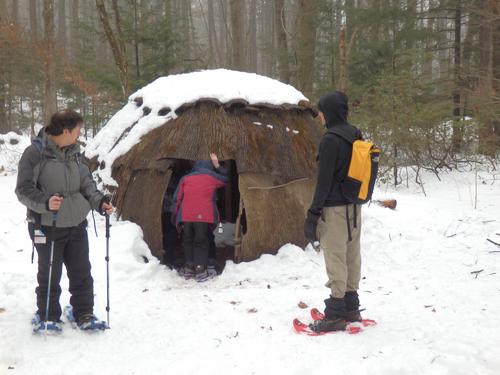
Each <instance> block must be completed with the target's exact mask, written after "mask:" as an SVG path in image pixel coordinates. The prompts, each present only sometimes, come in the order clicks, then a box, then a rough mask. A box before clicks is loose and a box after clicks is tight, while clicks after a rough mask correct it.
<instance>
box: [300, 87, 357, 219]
mask: <svg viewBox="0 0 500 375" xmlns="http://www.w3.org/2000/svg"><path fill="white" fill-rule="evenodd" d="M318 107H319V110H320V111H321V112H322V113H323V115H324V116H325V120H326V124H325V126H326V128H327V131H326V133H325V134H324V135H323V138H322V139H321V142H320V144H319V151H318V156H317V161H318V178H317V183H316V191H315V192H314V198H313V202H312V204H311V207H310V208H309V212H310V213H311V214H313V215H315V216H319V215H320V214H321V211H322V209H323V207H332V206H343V205H346V204H349V203H350V202H349V201H348V200H347V199H346V198H345V197H344V196H343V194H342V192H341V191H340V182H341V181H343V180H344V179H345V177H346V175H347V170H348V167H349V161H350V160H351V153H352V144H351V143H350V142H348V141H347V140H345V139H343V138H342V137H341V136H339V135H338V134H335V133H342V135H343V136H345V137H347V138H348V139H351V140H353V141H354V140H356V139H362V136H361V131H360V130H359V129H358V128H356V127H354V126H352V125H350V124H349V123H348V122H347V114H348V110H349V106H348V99H347V96H346V95H345V94H344V93H342V92H340V91H334V92H332V93H329V94H328V95H325V96H323V97H322V98H321V99H320V100H319V104H318ZM334 132H335V133H334Z"/></svg>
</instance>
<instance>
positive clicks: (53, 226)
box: [45, 211, 57, 331]
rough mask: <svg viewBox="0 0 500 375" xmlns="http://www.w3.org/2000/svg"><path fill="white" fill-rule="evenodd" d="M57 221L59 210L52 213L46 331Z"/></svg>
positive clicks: (47, 317) (46, 318)
mask: <svg viewBox="0 0 500 375" xmlns="http://www.w3.org/2000/svg"><path fill="white" fill-rule="evenodd" d="M56 221H57V211H56V212H54V213H53V214H52V240H51V242H50V263H49V284H48V286H47V302H46V305H45V331H47V326H48V325H47V322H48V321H49V300H50V289H51V287H52V285H51V284H52V262H53V260H54V243H55V242H56V241H55V240H56Z"/></svg>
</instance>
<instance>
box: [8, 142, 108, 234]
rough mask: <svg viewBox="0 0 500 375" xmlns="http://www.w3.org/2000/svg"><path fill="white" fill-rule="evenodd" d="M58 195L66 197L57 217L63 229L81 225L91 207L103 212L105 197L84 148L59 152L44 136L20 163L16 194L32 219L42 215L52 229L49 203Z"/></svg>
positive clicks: (76, 146)
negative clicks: (88, 164)
mask: <svg viewBox="0 0 500 375" xmlns="http://www.w3.org/2000/svg"><path fill="white" fill-rule="evenodd" d="M56 193H58V194H60V195H62V196H63V197H64V200H63V202H62V204H61V208H60V210H59V211H58V214H57V222H56V226H57V227H59V228H67V227H74V226H77V225H78V224H80V223H81V222H82V221H84V220H85V218H86V217H87V215H88V213H89V211H90V209H91V208H92V209H95V210H99V208H100V206H101V204H102V200H103V198H104V195H103V194H102V193H101V192H100V191H99V190H97V186H96V184H95V181H94V179H93V178H92V174H91V173H90V170H89V168H88V166H87V165H86V164H85V163H84V162H83V160H82V157H81V154H80V146H79V145H76V144H75V145H71V146H69V147H65V148H63V149H59V148H58V147H57V145H56V144H55V143H54V142H53V141H52V140H51V139H50V138H48V137H47V136H46V135H45V133H43V135H42V136H41V137H37V138H35V139H34V140H33V142H32V145H31V146H29V147H27V148H26V150H24V153H23V155H22V157H21V160H20V161H19V167H18V175H17V185H16V195H17V198H18V199H19V201H20V202H21V203H22V204H24V205H25V206H26V207H28V219H30V216H32V217H36V216H38V217H39V218H41V225H47V226H50V225H52V217H53V213H52V212H51V211H49V208H48V200H49V198H50V197H51V196H52V195H54V194H56ZM30 211H32V212H31V215H30ZM33 213H35V214H34V215H33ZM37 214H39V215H37ZM31 219H33V218H31ZM36 221H38V220H36Z"/></svg>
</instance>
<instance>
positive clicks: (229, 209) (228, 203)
mask: <svg viewBox="0 0 500 375" xmlns="http://www.w3.org/2000/svg"><path fill="white" fill-rule="evenodd" d="M221 165H222V166H223V167H224V168H225V169H226V170H227V172H228V178H229V182H228V183H227V185H226V186H225V187H223V188H221V189H218V190H217V208H218V211H219V216H220V223H219V225H218V226H217V227H215V228H214V230H213V232H211V233H210V235H209V238H210V250H209V265H213V266H215V268H216V270H217V273H219V274H220V273H222V271H223V270H224V267H225V264H226V260H228V259H229V260H233V259H234V255H235V236H236V237H238V234H239V235H241V233H242V231H241V229H240V231H239V232H238V233H237V231H236V227H239V228H243V233H244V232H245V231H246V230H245V229H246V221H245V215H244V211H243V214H241V213H242V208H241V207H240V191H239V186H238V171H237V168H236V162H235V161H234V160H225V161H221ZM192 166H193V161H190V160H182V159H176V160H175V161H174V163H173V164H172V166H171V167H170V169H171V171H172V175H171V177H170V182H169V184H168V187H167V189H166V191H165V197H164V204H163V209H162V231H163V249H164V259H163V261H164V263H165V264H167V265H168V266H169V267H170V268H176V269H177V268H180V267H182V266H183V265H184V253H183V248H182V240H181V236H180V235H179V233H178V231H177V229H176V227H175V218H173V217H172V211H173V208H174V204H175V203H174V202H173V197H174V193H175V190H176V188H177V185H178V183H179V181H180V180H181V178H182V177H183V176H185V175H186V174H188V173H189V172H191V169H192Z"/></svg>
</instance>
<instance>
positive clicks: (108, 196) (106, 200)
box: [99, 194, 111, 216]
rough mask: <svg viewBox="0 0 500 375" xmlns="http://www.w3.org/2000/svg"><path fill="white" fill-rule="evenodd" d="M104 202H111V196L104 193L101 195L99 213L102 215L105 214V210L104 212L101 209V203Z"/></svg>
mask: <svg viewBox="0 0 500 375" xmlns="http://www.w3.org/2000/svg"><path fill="white" fill-rule="evenodd" d="M104 203H111V196H110V195H107V194H106V195H105V196H104V197H102V199H101V202H100V203H99V213H100V214H101V215H102V216H104V215H105V214H106V212H104V210H103V209H102V205H103V204H104Z"/></svg>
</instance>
